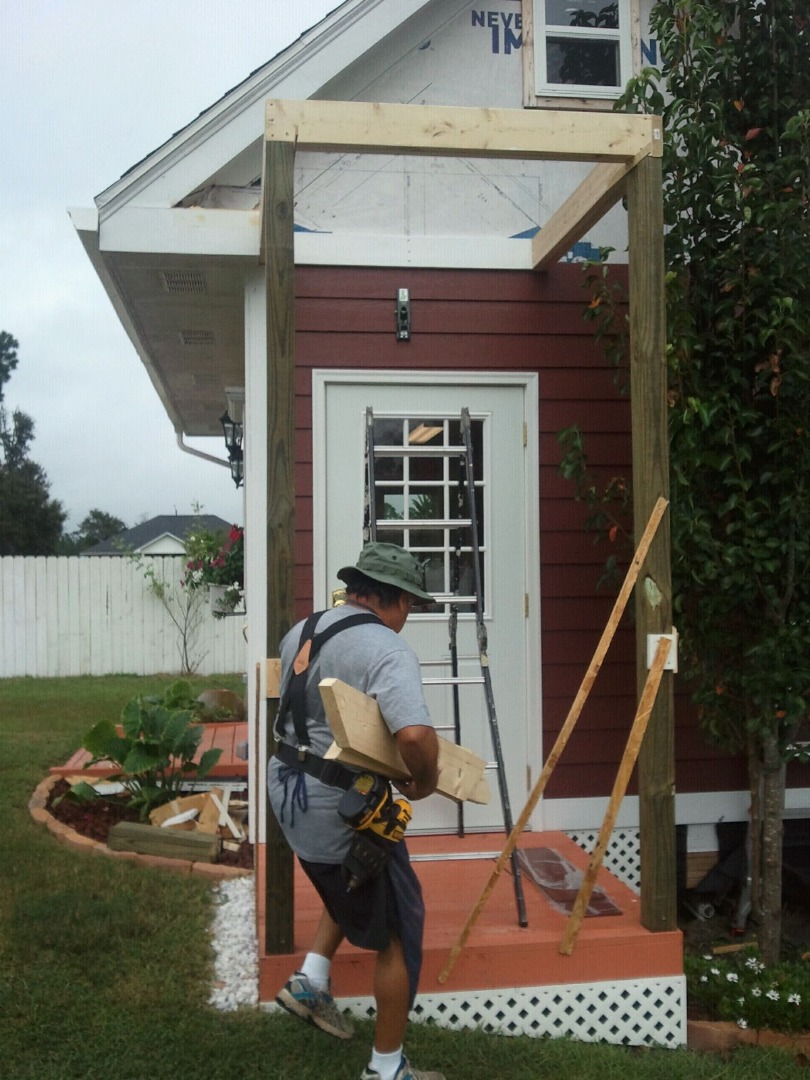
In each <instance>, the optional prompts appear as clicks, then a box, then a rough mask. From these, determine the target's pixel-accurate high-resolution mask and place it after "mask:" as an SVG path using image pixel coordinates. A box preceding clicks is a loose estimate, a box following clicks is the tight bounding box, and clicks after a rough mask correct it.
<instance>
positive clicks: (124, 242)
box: [99, 206, 532, 270]
mask: <svg viewBox="0 0 810 1080" xmlns="http://www.w3.org/2000/svg"><path fill="white" fill-rule="evenodd" d="M259 231H260V212H259V211H258V210H206V209H202V208H199V207H193V208H190V209H187V210H166V209H154V208H149V207H139V206H126V207H123V208H122V209H121V210H119V211H118V212H117V213H116V214H115V215H113V216H112V217H111V218H109V219H108V220H107V221H105V222H103V223H102V225H101V227H100V229H99V236H100V250H101V251H102V252H147V253H152V252H160V253H161V254H166V255H210V256H241V257H244V258H252V259H256V258H258V256H259ZM295 261H296V263H297V264H299V265H301V266H420V267H426V268H427V267H435V268H453V267H463V268H465V269H480V270H531V269H532V244H531V240H526V239H511V238H509V237H493V236H489V237H486V236H379V235H375V234H368V235H360V236H358V235H356V234H355V235H351V234H349V233H343V234H341V233H296V234H295Z"/></svg>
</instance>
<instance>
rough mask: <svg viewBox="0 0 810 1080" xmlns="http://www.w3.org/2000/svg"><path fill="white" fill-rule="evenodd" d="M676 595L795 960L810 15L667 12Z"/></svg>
mask: <svg viewBox="0 0 810 1080" xmlns="http://www.w3.org/2000/svg"><path fill="white" fill-rule="evenodd" d="M651 23H652V30H653V33H654V35H655V36H656V37H657V39H658V42H659V46H660V49H661V55H662V58H663V67H662V70H661V71H660V72H659V71H656V70H652V69H647V70H646V71H645V72H643V73H642V74H641V76H640V77H639V78H637V79H636V80H634V81H633V82H632V83H631V84H630V85H629V86H628V89H627V91H626V94H625V97H624V99H623V101H622V102H621V103H620V107H623V108H630V109H644V110H647V111H651V112H655V113H660V114H662V115H663V117H664V124H665V146H664V176H665V180H664V205H665V221H666V227H667V237H666V251H667V267H668V274H667V281H666V285H667V307H668V340H669V364H670V405H671V412H670V437H671V469H672V477H671V483H672V489H671V495H672V506H671V514H672V547H673V578H674V581H673V584H674V594H675V609H676V612H677V616H676V617H677V622H678V628H679V630H680V633H681V643H682V662H683V666H684V667H686V668H687V669H688V671H687V673H688V674H689V675H691V676H692V678H693V680H694V682H693V685H694V686H695V687H696V692H695V699H696V701H697V702H698V705H699V709H700V716H701V721H702V726H703V730H704V731H705V732H706V733H707V734H708V736H709V737H710V738H711V739H713V740H714V741H716V742H717V743H719V744H720V745H721V746H723V747H725V748H727V749H730V750H745V752H746V753H747V757H748V762H749V774H750V781H751V792H752V828H751V840H752V843H751V851H752V860H751V873H752V886H753V901H754V909H753V910H754V918H755V920H756V922H757V924H758V928H759V930H758V932H759V944H760V948H761V951H762V956H763V959H764V960H765V962H766V963H768V964H772V963H775V962H776V961H777V960H778V957H779V950H780V942H781V854H782V816H783V805H784V794H785V769H786V765H787V764H788V763H789V761H790V760H791V759H793V758H795V756H796V754H797V752H798V751H797V749H796V745H795V744H796V737H797V734H798V732H799V730H800V728H801V725H803V724H804V723H805V722H806V718H807V716H808V699H810V497H808V496H809V494H810V492H809V491H808V489H810V15H808V10H807V7H806V5H805V4H800V3H798V2H796V0H707V2H703V3H698V2H695V0H682V2H678V3H671V2H666V3H659V4H657V5H656V6H655V7H654V8H653V11H652V16H651Z"/></svg>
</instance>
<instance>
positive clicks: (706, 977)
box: [700, 975, 709, 982]
mask: <svg viewBox="0 0 810 1080" xmlns="http://www.w3.org/2000/svg"><path fill="white" fill-rule="evenodd" d="M700 981H701V982H708V981H709V976H708V975H701V976H700Z"/></svg>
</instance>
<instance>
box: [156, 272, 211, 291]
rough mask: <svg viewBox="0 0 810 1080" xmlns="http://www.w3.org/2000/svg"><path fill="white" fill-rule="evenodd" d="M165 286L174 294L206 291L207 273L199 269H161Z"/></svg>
mask: <svg viewBox="0 0 810 1080" xmlns="http://www.w3.org/2000/svg"><path fill="white" fill-rule="evenodd" d="M160 276H161V279H162V281H163V288H164V289H165V290H166V292H167V293H172V294H174V295H176V294H178V293H182V294H184V295H188V294H189V293H193V294H197V295H199V294H200V293H204V292H206V285H205V274H203V273H201V271H199V270H161V272H160Z"/></svg>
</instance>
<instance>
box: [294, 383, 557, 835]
mask: <svg viewBox="0 0 810 1080" xmlns="http://www.w3.org/2000/svg"><path fill="white" fill-rule="evenodd" d="M428 378H429V381H426V379H425V373H413V374H412V375H411V374H408V375H403V374H402V373H396V374H391V375H386V374H385V373H381V372H364V373H348V372H330V371H316V372H315V373H314V375H313V379H314V386H313V447H314V457H313V474H314V512H313V526H314V534H315V540H314V552H315V558H314V563H315V566H314V572H315V583H314V584H315V590H314V592H315V603H316V606H317V607H321V606H323V607H326V606H329V605H330V604H331V602H332V593H333V590H335V589H337V588H339V587H340V585H341V582H340V581H339V580H338V579H337V576H336V574H337V571H338V570H339V569H340V567H342V566H346V565H351V564H353V563H354V562H356V560H357V556H358V554H359V552H360V549H361V547H362V545H363V539H364V523H365V524H366V526H367V524H368V517H369V514H370V512H371V508H370V507H369V506H368V505H367V502H368V498H367V479H368V477H367V469H366V455H365V447H366V418H367V410H368V409H371V410H372V411H373V418H374V443H375V446H376V447H377V451H378V454H377V457H376V461H375V469H374V473H375V476H374V481H375V483H374V493H373V498H372V499H371V504H372V506H373V512H374V513H375V515H376V523H377V538H378V539H379V540H390V541H392V542H394V543H399V544H403V545H404V546H405V547H407V548H409V549H410V550H412V551H413V552H414V554H415V555H417V557H418V558H420V559H421V560H423V561H424V562H425V564H426V568H427V587H428V589H429V591H430V592H431V593H433V594H434V595H435V596H436V603H435V604H433V605H432V607H430V608H429V609H428V610H425V611H419V612H413V613H412V614H411V616H410V618H409V619H408V622H407V624H406V626H405V629H404V631H403V635H404V636H405V637H406V638H407V640H408V641H409V642H410V643H411V645H413V647H414V649H415V650H416V652H417V654H418V656H419V658H420V660H421V662H422V665H423V666H422V673H423V679H424V682H425V695H426V698H427V702H428V706H429V707H430V711H431V716H432V718H433V722H434V724H435V725H436V728H437V730H438V731H439V733H440V734H441V735H443V736H444V737H445V738H449V739H453V738H454V737H455V735H454V731H455V728H456V724H457V723H458V727H459V732H460V737H459V741H460V742H461V743H462V744H463V745H464V746H466V747H468V748H469V749H471V750H473V751H475V753H477V754H479V755H480V756H481V757H482V758H484V760H486V761H487V762H488V763H489V764H490V768H489V769H488V772H487V778H488V780H489V785H490V790H491V800H490V803H489V805H488V806H478V805H473V804H472V803H466V804H464V808H463V815H462V817H461V819H460V818H459V813H458V810H457V808H456V806H455V805H454V804H453V803H451V802H450V801H448V800H447V799H444V798H442V797H440V796H432V797H431V798H430V799H428V800H425V801H424V802H421V803H419V804H418V805H417V806H415V807H414V818H413V822H412V824H411V826H410V831H411V832H448V831H457V830H458V829H459V827H460V826H461V827H463V828H464V830H465V832H466V831H481V830H496V829H498V830H501V829H503V827H504V812H503V804H502V800H501V795H500V787H499V783H498V776H497V770H496V769H495V762H496V754H495V749H494V743H495V740H494V738H493V728H494V729H495V734H496V735H497V738H498V741H499V742H500V746H501V751H502V754H501V756H502V760H503V762H504V768H505V776H506V784H507V789H508V798H509V802H510V806H511V814H512V819H513V820H514V819H515V818H517V817H518V815H519V814H520V811H521V810H522V809H523V806H524V803H525V801H526V798H527V794H528V786H527V785H528V778H529V777H530V776H531V775H532V772H533V773H534V775H535V776H536V775H537V772H536V768H535V766H536V763H537V762H538V761H539V760H540V731H541V725H540V715H539V705H538V702H539V687H538V681H539V661H538V659H537V657H538V651H537V639H536V635H537V624H538V614H539V613H538V610H537V607H538V592H539V590H538V579H539V568H538V550H537V526H536V523H537V512H536V501H537V498H536V492H537V478H536V476H535V475H534V472H535V467H536V462H535V456H534V454H533V453H532V452H531V451H530V449H529V447H530V446H531V445H534V444H535V442H536V439H535V438H532V439H527V431H532V432H534V431H536V426H535V423H536V382H535V380H534V379H533V378H532V377H531V376H529V377H525V376H509V375H506V376H503V375H499V376H494V375H493V376H490V377H487V376H485V375H484V376H481V375H476V378H475V381H474V382H472V381H471V382H469V383H465V381H464V378H463V376H459V374H458V373H452V374H442V373H431V374H430V375H429V376H428ZM462 408H467V409H468V410H469V413H470V420H471V433H472V439H471V442H472V446H473V456H474V469H473V472H474V480H475V500H476V504H475V505H476V509H477V514H476V517H477V519H478V542H479V547H480V553H481V559H480V566H481V580H482V595H483V601H484V622H485V627H486V635H487V656H488V660H489V671H490V676H491V681H492V689H493V696H494V703H495V723H494V724H493V722H492V720H491V718H490V714H489V710H488V708H487V702H486V696H485V692H484V686H483V684H482V682H481V666H480V660H479V651H478V645H477V634H476V622H475V612H474V604H473V603H472V601H471V599H470V598H471V597H474V595H475V584H474V578H475V575H474V572H473V553H472V548H473V539H472V535H471V529H470V527H469V526H468V525H463V521H464V520H465V519H466V520H469V518H470V517H471V514H470V509H469V503H468V502H467V498H468V485H467V484H466V482H465V479H464V478H465V476H466V470H464V469H463V467H462V465H461V455H459V454H456V453H455V452H454V451H452V450H450V449H449V448H451V447H458V446H459V445H461V443H462V434H461V424H460V420H461V410H462ZM460 481H461V483H460ZM454 595H460V596H461V597H466V598H467V600H466V602H463V601H462V602H461V603H460V604H458V605H457V606H458V610H459V615H458V624H457V634H456V642H457V663H458V675H459V677H460V678H462V679H468V678H469V679H477V680H478V681H477V682H470V683H463V684H462V685H460V686H457V688H456V689H455V690H454V686H453V685H452V684H449V683H448V682H446V681H444V680H447V679H448V678H449V677H451V676H452V664H451V648H450V639H451V635H450V629H449V626H450V612H451V596H454ZM530 657H531V658H532V659H530ZM456 694H457V700H456Z"/></svg>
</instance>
